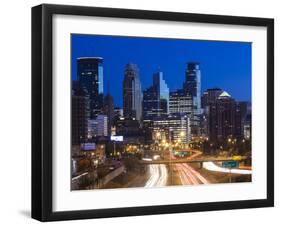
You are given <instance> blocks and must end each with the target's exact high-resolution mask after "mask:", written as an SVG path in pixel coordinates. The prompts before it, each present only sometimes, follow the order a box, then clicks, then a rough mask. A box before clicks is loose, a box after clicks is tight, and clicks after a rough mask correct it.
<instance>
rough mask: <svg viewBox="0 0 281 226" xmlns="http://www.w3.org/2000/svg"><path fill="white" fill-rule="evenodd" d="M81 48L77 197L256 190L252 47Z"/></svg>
mask: <svg viewBox="0 0 281 226" xmlns="http://www.w3.org/2000/svg"><path fill="white" fill-rule="evenodd" d="M87 37H88V36H87ZM78 38H79V37H78ZM80 38H81V40H80V42H77V41H76V42H72V45H73V46H72V53H73V54H72V60H73V64H75V65H76V69H75V68H74V67H73V68H72V69H73V71H74V72H73V73H72V105H71V106H72V114H71V126H72V135H71V136H72V140H71V141H72V146H71V162H72V168H71V169H72V178H71V189H72V190H83V189H106V188H129V187H145V188H149V187H163V186H174V185H183V186H184V185H204V184H205V185H206V184H215V183H236V182H250V181H252V176H251V175H252V160H251V159H252V150H251V137H252V135H251V134H252V132H251V131H252V113H251V103H250V102H249V101H247V96H248V97H249V98H250V97H251V85H250V84H248V83H247V81H248V82H250V80H251V73H250V71H251V55H250V52H251V51H250V50H251V48H250V47H251V45H250V44H249V43H248V44H247V43H243V44H242V43H223V42H213V41H209V42H206V41H205V42H202V41H195V40H175V39H173V40H168V39H165V40H164V39H149V38H128V37H108V36H98V37H96V36H93V37H90V41H89V40H88V41H85V40H84V38H85V37H84V36H81V37H80ZM88 38H89V37H88ZM74 39H75V38H74ZM99 39H101V40H99ZM109 39H110V40H109ZM83 40H84V41H83ZM93 40H94V41H93ZM81 42H82V43H81ZM90 44H92V45H93V46H91V45H90ZM237 45H238V46H237ZM222 48H223V49H222ZM78 49H81V50H79V51H78ZM93 49H94V50H93ZM86 50H87V51H86ZM189 52H191V53H192V54H191V55H189ZM78 53H79V54H81V55H79V56H78V55H77V54H78ZM203 53H204V54H203ZM238 56H239V57H238ZM241 60H242V62H241ZM155 65H158V66H160V67H161V68H159V67H158V68H157V69H155V68H156V67H155ZM162 65H164V66H163V67H162ZM181 66H184V68H182V67H181ZM210 66H212V67H213V66H215V71H212V70H213V69H210ZM208 67H209V69H208ZM247 70H248V71H247ZM212 73H213V74H212ZM214 73H215V75H214ZM75 75H76V76H77V78H75ZM75 79H76V80H75ZM111 84H112V85H111ZM214 87H217V88H214ZM235 94H236V96H235ZM237 95H238V96H239V95H240V99H238V98H237ZM114 102H115V103H117V104H115V106H122V105H123V106H122V108H114ZM230 169H233V170H234V171H231V172H230Z"/></svg>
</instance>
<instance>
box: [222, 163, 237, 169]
mask: <svg viewBox="0 0 281 226" xmlns="http://www.w3.org/2000/svg"><path fill="white" fill-rule="evenodd" d="M222 167H224V168H230V169H232V168H239V162H237V161H225V162H222Z"/></svg>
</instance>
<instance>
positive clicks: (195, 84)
mask: <svg viewBox="0 0 281 226" xmlns="http://www.w3.org/2000/svg"><path fill="white" fill-rule="evenodd" d="M183 90H184V92H185V93H186V94H188V95H190V96H191V97H192V103H193V104H192V106H193V107H192V117H191V132H192V134H193V135H195V136H196V135H199V133H200V131H199V127H200V117H201V113H202V110H201V71H200V67H199V63H197V62H189V63H188V64H187V69H186V73H185V82H184V85H183Z"/></svg>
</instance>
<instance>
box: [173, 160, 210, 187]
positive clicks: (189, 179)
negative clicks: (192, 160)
mask: <svg viewBox="0 0 281 226" xmlns="http://www.w3.org/2000/svg"><path fill="white" fill-rule="evenodd" d="M176 170H177V171H178V173H179V177H180V180H181V183H182V185H197V184H209V181H208V180H207V179H205V178H204V177H203V176H202V175H201V174H200V173H199V172H197V171H196V170H194V169H193V168H192V167H190V166H189V165H188V164H187V163H182V164H176Z"/></svg>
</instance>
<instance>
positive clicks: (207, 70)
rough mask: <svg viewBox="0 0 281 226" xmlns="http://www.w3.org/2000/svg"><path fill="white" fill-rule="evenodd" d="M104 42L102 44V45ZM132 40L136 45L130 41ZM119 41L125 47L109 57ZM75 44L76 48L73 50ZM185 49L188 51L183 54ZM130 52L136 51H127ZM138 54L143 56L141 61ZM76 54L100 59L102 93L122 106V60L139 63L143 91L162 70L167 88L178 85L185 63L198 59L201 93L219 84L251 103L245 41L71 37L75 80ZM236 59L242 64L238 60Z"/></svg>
mask: <svg viewBox="0 0 281 226" xmlns="http://www.w3.org/2000/svg"><path fill="white" fill-rule="evenodd" d="M105 42H106V43H107V44H106V45H102V43H105ZM95 43H96V44H97V45H95ZM136 43H138V44H139V45H135V44H136ZM124 45H126V48H125V49H124V51H122V53H120V52H118V55H120V54H121V56H119V57H118V58H114V57H113V56H112V55H115V54H111V53H112V52H114V51H121V49H122V48H124ZM143 45H145V46H146V48H145V49H149V50H150V51H151V53H152V54H150V55H144V54H145V52H146V51H145V50H142V49H144V48H141V46H143ZM78 46H79V48H77V47H78ZM150 47H151V48H152V49H151V48H150ZM160 47H162V48H160ZM163 49H164V50H163ZM184 49H188V50H189V51H186V52H185V50H184ZM132 50H134V51H135V52H133V53H132ZM147 51H148V50H147ZM157 51H159V52H157ZM163 51H165V52H166V53H167V57H163ZM210 51H211V53H212V54H211V53H210ZM156 52H157V53H156ZM190 52H192V53H190ZM168 53H169V54H168ZM185 53H186V54H185ZM203 53H205V54H203ZM206 53H209V54H206ZM171 55H173V56H174V57H171ZM185 55H186V57H185ZM204 55H209V56H204ZM222 55H223V57H222ZM143 56H146V58H145V59H144V57H143ZM157 56H158V57H157ZM220 56H221V57H220ZM79 57H102V58H103V59H104V60H103V70H104V75H103V76H104V81H103V83H104V84H105V85H104V87H103V88H104V94H107V93H108V91H110V94H111V95H112V96H113V98H114V105H115V107H117V106H118V107H123V103H122V102H123V101H122V80H123V77H124V71H125V66H126V64H127V63H135V64H137V65H138V67H139V70H140V75H139V77H140V81H141V86H142V92H143V91H144V90H146V89H147V88H148V87H150V86H151V85H152V83H153V81H152V80H153V74H154V73H155V72H157V71H161V72H163V79H164V80H165V81H166V83H167V85H168V88H169V89H170V92H172V91H175V90H177V89H181V88H182V84H183V82H184V80H185V71H186V66H187V62H188V61H196V62H199V63H200V69H201V74H202V77H201V83H202V87H201V95H202V93H203V92H204V91H205V90H206V89H208V88H214V87H218V88H221V89H223V90H226V91H227V92H228V93H230V94H231V96H233V97H234V98H235V99H237V100H239V101H251V88H250V89H249V87H251V44H250V43H238V42H218V41H208V42H207V41H196V40H177V39H172V40H169V39H159V38H135V37H134V38H131V37H119V36H118V37H116V36H96V35H72V79H73V80H76V79H77V65H76V64H77V58H79ZM129 58H130V59H132V60H129ZM198 59H199V60H198ZM200 59H201V61H200ZM241 62H243V63H242V64H241ZM231 66H232V68H231ZM227 68H228V69H227ZM113 71H114V72H113ZM171 72H172V73H171ZM173 74H175V75H176V76H177V79H174V76H173ZM233 74H235V76H233ZM234 81H235V82H234ZM239 81H240V82H239ZM112 84H114V87H113V85H112ZM119 86H120V87H119ZM243 87H244V88H243ZM108 89H109V90H108Z"/></svg>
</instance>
